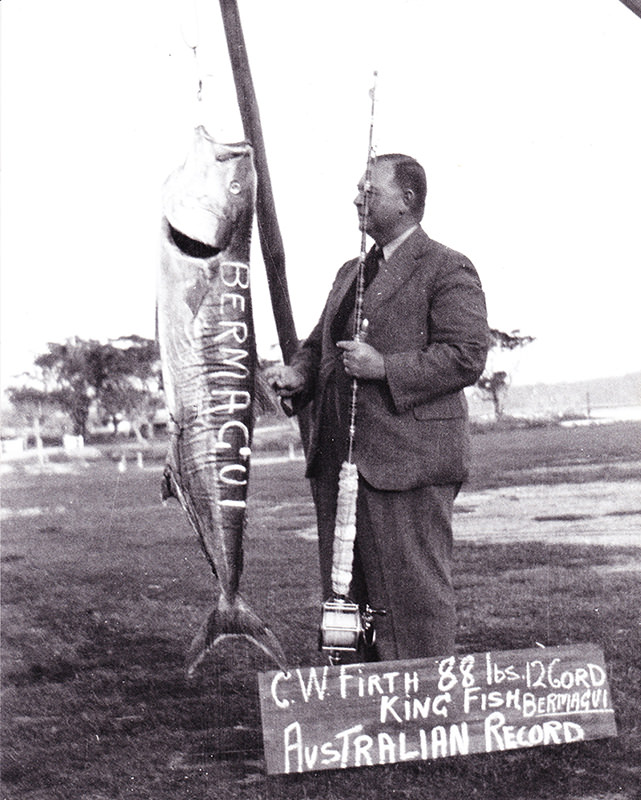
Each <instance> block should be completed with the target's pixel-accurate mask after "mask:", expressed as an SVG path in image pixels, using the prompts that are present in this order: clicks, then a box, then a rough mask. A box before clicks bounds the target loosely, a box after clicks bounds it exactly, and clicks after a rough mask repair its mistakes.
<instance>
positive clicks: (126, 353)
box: [97, 335, 164, 442]
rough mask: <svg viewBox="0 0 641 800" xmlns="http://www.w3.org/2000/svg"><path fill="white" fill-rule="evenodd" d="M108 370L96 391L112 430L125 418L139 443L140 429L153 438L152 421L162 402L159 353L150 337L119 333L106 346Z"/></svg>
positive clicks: (140, 439)
mask: <svg viewBox="0 0 641 800" xmlns="http://www.w3.org/2000/svg"><path fill="white" fill-rule="evenodd" d="M105 347H106V348H108V352H109V358H108V359H106V363H107V364H108V367H109V371H108V374H107V376H106V378H105V380H104V381H103V382H102V384H101V387H100V389H99V391H98V394H97V401H98V405H99V406H100V408H101V409H102V411H103V412H104V413H105V414H106V415H107V416H108V417H109V418H110V419H111V420H112V422H113V425H114V432H117V430H118V425H119V423H120V422H121V421H122V420H127V421H128V422H129V424H130V425H131V429H132V431H133V432H134V435H135V436H136V439H137V440H138V441H139V442H143V441H144V436H143V429H144V428H146V430H147V434H148V436H149V437H153V430H154V428H153V420H154V417H155V415H156V412H157V411H158V409H159V408H161V407H162V406H163V404H164V400H163V398H162V395H161V392H160V386H161V374H160V355H159V352H158V345H157V343H156V342H155V341H154V340H153V339H145V338H144V337H142V336H135V335H134V336H122V337H120V338H118V339H113V340H111V341H110V342H109V344H108V345H105Z"/></svg>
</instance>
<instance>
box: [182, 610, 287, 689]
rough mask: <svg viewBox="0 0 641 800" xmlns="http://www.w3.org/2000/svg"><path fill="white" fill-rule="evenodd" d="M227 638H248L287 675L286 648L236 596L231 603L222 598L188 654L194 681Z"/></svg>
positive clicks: (190, 674) (189, 671) (202, 626)
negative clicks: (202, 665)
mask: <svg viewBox="0 0 641 800" xmlns="http://www.w3.org/2000/svg"><path fill="white" fill-rule="evenodd" d="M225 636H244V637H245V638H247V639H249V640H250V641H251V642H253V643H254V644H255V645H256V646H257V647H259V648H260V649H261V650H262V651H263V652H264V653H266V654H267V655H268V656H269V657H270V658H271V659H272V660H273V661H274V662H275V663H276V664H277V665H278V667H279V668H280V669H281V670H283V672H287V659H286V657H285V653H284V651H283V648H282V647H281V645H280V642H279V641H278V639H277V638H276V637H275V636H274V634H273V633H272V631H271V630H270V629H269V628H268V627H267V625H265V623H264V622H263V621H262V620H261V619H260V617H259V616H258V614H256V613H255V612H254V611H253V610H252V609H251V608H250V607H249V605H248V604H247V602H246V601H245V600H244V598H243V597H242V596H241V595H239V594H237V595H235V597H234V598H233V600H232V601H231V602H230V601H229V600H228V599H227V598H226V597H225V596H224V595H223V594H221V595H220V597H219V598H218V605H217V606H216V607H215V608H214V609H213V610H212V611H211V612H210V614H209V616H208V617H207V619H206V620H205V621H204V622H203V624H202V625H201V627H200V630H199V631H198V633H197V634H196V636H195V637H194V639H193V641H192V643H191V645H190V647H189V650H188V652H187V658H186V663H185V671H186V674H187V677H188V678H191V677H193V675H194V673H195V671H196V668H197V667H198V665H199V664H200V663H201V661H202V660H203V659H204V658H205V656H206V655H207V653H208V652H209V651H210V650H211V649H212V648H213V647H215V646H216V644H217V643H218V642H219V641H220V640H221V639H223V638H224V637H225Z"/></svg>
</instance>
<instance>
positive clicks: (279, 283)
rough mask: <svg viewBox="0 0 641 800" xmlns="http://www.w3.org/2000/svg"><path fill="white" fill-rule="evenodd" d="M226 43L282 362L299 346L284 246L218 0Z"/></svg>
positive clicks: (232, 10) (247, 92) (228, 24)
mask: <svg viewBox="0 0 641 800" xmlns="http://www.w3.org/2000/svg"><path fill="white" fill-rule="evenodd" d="M220 10H221V12H222V17H223V24H224V27H225V35H226V37H227V47H228V50H229V57H230V59H231V65H232V71H233V74H234V83H235V85H236V97H237V98H238V106H239V109H240V116H241V119H242V123H243V130H244V132H245V137H246V138H247V139H248V140H249V141H250V142H251V145H252V147H253V148H254V162H255V166H256V172H257V174H258V182H257V191H256V217H257V219H258V233H259V237H260V245H261V250H262V253H263V258H264V260H265V268H266V270H267V280H268V283H269V291H270V296H271V301H272V306H273V309H274V315H275V317H276V327H277V329H278V340H279V344H280V348H281V350H282V353H283V359H284V361H285V363H287V362H288V361H290V360H291V357H292V356H293V354H294V353H295V352H296V349H297V348H298V339H297V337H296V327H295V324H294V318H293V315H292V308H291V303H290V299H289V292H288V289H287V278H286V274H285V250H284V247H283V240H282V236H281V233H280V227H279V225H278V219H277V216H276V207H275V204H274V196H273V192H272V184H271V178H270V175H269V167H268V165H267V154H266V152H265V142H264V139H263V133H262V128H261V123H260V113H259V110H258V103H257V101H256V94H255V92H254V84H253V80H252V75H251V70H250V67H249V60H248V58H247V48H246V46H245V39H244V36H243V30H242V26H241V21H240V15H239V13H238V4H237V2H236V0H220Z"/></svg>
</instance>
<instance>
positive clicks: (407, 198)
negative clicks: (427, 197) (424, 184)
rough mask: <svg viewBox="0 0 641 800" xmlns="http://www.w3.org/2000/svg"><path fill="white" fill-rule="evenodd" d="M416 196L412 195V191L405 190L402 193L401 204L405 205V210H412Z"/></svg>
mask: <svg viewBox="0 0 641 800" xmlns="http://www.w3.org/2000/svg"><path fill="white" fill-rule="evenodd" d="M415 197H416V195H415V194H414V190H413V189H405V191H404V192H403V202H404V203H405V207H406V208H412V207H413V205H414V200H415Z"/></svg>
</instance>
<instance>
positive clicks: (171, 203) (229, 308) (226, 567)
mask: <svg viewBox="0 0 641 800" xmlns="http://www.w3.org/2000/svg"><path fill="white" fill-rule="evenodd" d="M255 191H256V172H255V169H254V164H253V153H252V148H251V146H250V145H249V144H247V143H239V144H233V145H226V144H221V143H218V142H216V141H214V140H213V139H212V138H211V137H210V136H209V135H208V134H207V132H206V131H205V129H204V128H203V127H199V128H197V129H196V131H195V137H194V142H193V147H192V150H191V152H190V153H189V155H188V157H187V159H186V160H185V163H184V164H183V165H182V166H181V167H179V168H178V169H177V170H175V171H174V172H173V173H172V174H171V175H170V176H169V178H168V179H167V181H166V182H165V186H164V191H163V212H164V216H163V222H162V237H161V265H160V276H159V281H158V339H159V344H160V355H161V362H162V372H163V384H164V390H165V395H166V402H167V407H168V411H169V414H170V420H171V427H172V433H171V443H170V448H169V454H168V460H167V466H166V468H165V475H164V483H163V495H164V496H165V497H168V496H174V497H176V498H177V499H178V500H179V502H180V504H181V506H182V507H183V509H184V511H185V513H186V515H187V517H188V519H189V522H190V523H191V526H192V527H193V529H194V530H195V532H196V533H197V534H198V537H199V539H200V543H201V545H202V549H203V551H204V553H205V556H206V558H207V560H208V562H209V565H210V567H211V569H212V572H213V573H214V575H215V576H216V577H217V579H218V584H219V589H220V592H219V597H218V601H217V604H216V605H215V607H214V608H213V610H212V611H211V613H210V614H209V616H208V617H207V619H206V620H205V622H204V623H203V625H202V627H201V629H200V630H199V632H198V633H197V634H196V637H195V638H194V640H193V642H192V644H191V646H190V648H189V652H188V654H187V664H186V669H187V674H188V675H190V676H191V675H193V673H194V670H195V669H196V667H197V666H198V664H199V663H200V662H201V661H202V659H203V658H204V656H205V655H206V653H207V651H208V650H209V649H210V648H212V647H213V646H214V645H215V644H216V643H217V642H218V641H219V640H220V639H221V638H222V637H225V636H246V637H248V638H249V639H251V640H252V641H253V642H254V643H255V644H257V645H258V646H259V647H261V648H262V649H263V650H264V651H265V652H266V653H267V654H268V655H269V656H271V657H272V658H273V659H274V661H275V662H276V663H277V664H278V665H279V667H281V669H285V668H286V667H285V655H284V653H283V650H282V647H281V646H280V644H279V642H278V640H277V639H276V637H275V636H274V634H273V633H272V632H271V631H270V630H269V628H267V626H266V625H265V624H264V623H263V622H262V621H261V619H260V618H259V617H258V615H256V614H255V613H254V612H253V611H252V610H251V608H250V607H249V606H248V604H247V602H246V601H245V600H244V599H243V597H242V596H241V595H240V594H239V592H238V585H239V580H240V575H241V572H242V565H243V532H244V529H245V524H246V510H247V488H248V480H249V468H250V454H251V441H252V431H253V405H254V395H255V376H256V365H257V357H256V346H255V334H254V325H253V317H252V304H251V293H250V270H249V253H250V239H251V229H252V220H253V212H254V203H255Z"/></svg>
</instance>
